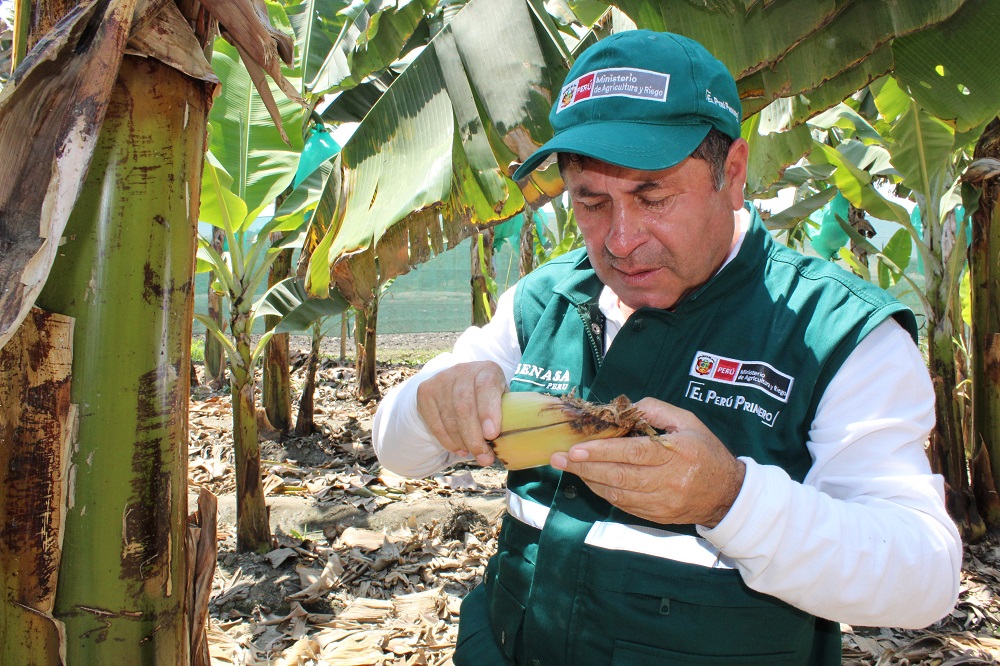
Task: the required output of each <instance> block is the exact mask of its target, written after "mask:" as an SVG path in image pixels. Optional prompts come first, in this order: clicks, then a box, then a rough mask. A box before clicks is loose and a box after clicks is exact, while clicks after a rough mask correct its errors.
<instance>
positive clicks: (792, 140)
mask: <svg viewBox="0 0 1000 666" xmlns="http://www.w3.org/2000/svg"><path fill="white" fill-rule="evenodd" d="M781 102H782V100H778V102H775V103H774V104H781ZM772 106H773V105H772ZM768 108H771V107H768ZM763 115H764V114H763V112H762V113H758V114H756V115H754V116H751V117H750V118H748V119H747V120H746V121H744V123H743V127H742V135H743V138H744V139H746V141H747V143H748V144H749V145H750V161H749V163H748V164H747V193H748V198H752V197H753V195H754V194H759V193H762V192H764V191H766V190H767V189H768V188H770V187H771V186H772V185H774V184H775V183H776V182H777V181H778V180H779V179H780V178H781V175H782V174H783V173H784V171H785V169H786V168H788V167H789V166H791V165H792V164H795V163H796V162H798V161H799V159H800V158H801V157H802V156H803V155H805V154H807V153H808V152H809V151H810V150H812V146H813V138H812V135H811V134H810V132H809V127H808V126H807V125H796V126H795V127H792V128H791V129H784V130H782V131H773V132H770V133H768V134H762V133H761V120H762V116H763Z"/></svg>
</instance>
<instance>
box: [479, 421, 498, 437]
mask: <svg viewBox="0 0 1000 666" xmlns="http://www.w3.org/2000/svg"><path fill="white" fill-rule="evenodd" d="M498 434H499V433H498V432H497V427H496V426H495V425H493V419H486V420H485V421H483V437H485V438H486V439H495V438H496V436H497V435H498Z"/></svg>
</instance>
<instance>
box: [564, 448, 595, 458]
mask: <svg viewBox="0 0 1000 666" xmlns="http://www.w3.org/2000/svg"><path fill="white" fill-rule="evenodd" d="M589 457H590V451H588V450H587V449H570V450H569V459H570V460H574V461H580V460H586V459H587V458H589Z"/></svg>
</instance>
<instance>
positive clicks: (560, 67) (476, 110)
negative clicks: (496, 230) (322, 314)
mask: <svg viewBox="0 0 1000 666" xmlns="http://www.w3.org/2000/svg"><path fill="white" fill-rule="evenodd" d="M536 20H537V19H536V17H535V16H534V15H533V14H532V11H531V10H530V9H529V7H528V5H526V4H525V2H524V1H523V0H472V2H469V3H468V4H467V5H466V6H465V7H463V8H462V9H461V11H459V12H458V13H457V14H456V15H455V17H454V18H453V19H452V20H451V22H450V23H448V24H447V25H446V26H445V27H444V28H443V29H442V30H441V31H440V32H439V33H438V34H437V35H436V36H435V37H434V38H433V39H432V40H431V42H430V43H429V44H428V46H427V47H426V48H425V49H424V50H423V51H422V52H421V53H420V55H419V56H417V57H416V58H415V59H414V60H413V62H412V64H410V66H409V67H407V68H406V70H405V71H403V73H402V74H401V75H400V76H399V77H398V78H397V79H396V80H395V81H394V82H393V84H392V85H391V86H390V87H389V89H388V90H387V91H386V93H385V94H384V95H383V96H382V97H381V98H380V99H379V101H378V102H377V103H376V104H375V106H374V107H373V108H372V110H371V112H369V114H368V115H367V116H366V118H365V120H364V122H362V123H361V125H360V126H359V127H358V129H357V130H356V131H355V133H354V135H353V136H352V137H351V139H350V140H349V141H348V142H347V143H346V144H345V145H344V147H343V150H342V151H341V153H340V155H338V157H337V158H335V161H334V171H333V173H332V174H331V176H330V179H329V180H328V182H327V186H326V189H325V190H324V193H323V197H322V198H321V201H320V203H319V205H318V206H317V208H316V212H315V214H314V216H313V225H314V226H319V227H321V228H324V229H327V230H328V231H327V233H326V235H325V237H324V238H323V240H322V241H321V242H320V244H319V245H318V247H317V248H316V250H315V252H314V254H313V256H312V261H311V263H310V266H309V281H308V285H307V286H308V289H309V291H310V292H311V293H313V294H317V295H320V294H325V293H326V292H327V291H328V290H329V286H330V282H331V275H332V274H335V277H336V282H337V286H338V288H340V290H341V291H342V293H343V294H344V295H345V296H346V297H347V298H348V300H350V301H351V303H352V304H354V305H356V306H363V305H364V304H365V303H367V302H369V301H370V300H371V299H372V298H373V297H374V294H375V293H376V290H377V287H378V285H379V284H381V283H384V282H385V281H387V280H389V279H391V278H392V277H395V276H397V275H400V274H402V273H404V272H406V271H407V270H409V267H410V266H411V265H415V264H416V263H419V262H420V261H423V260H425V259H427V258H428V257H429V256H430V254H431V251H432V250H433V251H435V252H439V251H441V250H443V249H445V247H452V246H454V245H456V244H457V243H458V242H459V241H461V240H462V239H463V238H464V237H466V236H468V235H469V234H470V233H472V232H473V231H475V229H476V228H482V227H488V226H491V225H493V224H495V223H498V222H502V221H503V220H506V219H508V218H510V217H512V216H514V215H515V214H517V213H518V212H520V210H521V209H522V208H523V206H524V198H523V196H522V194H521V191H520V190H519V188H518V187H517V186H516V185H515V184H514V183H513V182H512V181H511V180H510V179H509V178H508V177H507V176H506V172H507V167H508V165H509V163H510V162H511V161H515V160H523V159H524V158H525V157H527V155H528V154H530V153H531V152H532V151H533V150H534V149H535V148H536V147H537V146H538V145H541V143H543V142H544V141H545V140H547V138H548V137H549V136H551V128H550V126H549V124H548V112H549V109H550V107H551V100H552V98H553V90H556V89H557V87H558V85H560V84H561V82H562V79H563V78H564V77H565V72H566V70H565V64H564V60H563V57H562V51H561V48H564V47H562V45H561V44H557V43H555V42H553V41H552V40H551V39H549V38H548V34H549V33H548V32H547V31H545V30H543V29H540V28H537V24H536ZM496 44H503V45H504V52H505V55H504V57H503V58H499V57H497V56H496V54H495V51H494V47H495V45H496ZM376 255H377V256H378V262H377V264H376V261H375V257H376Z"/></svg>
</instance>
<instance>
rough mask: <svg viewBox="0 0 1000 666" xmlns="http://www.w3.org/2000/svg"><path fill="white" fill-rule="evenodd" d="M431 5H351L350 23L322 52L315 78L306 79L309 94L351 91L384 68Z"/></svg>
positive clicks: (383, 0)
mask: <svg viewBox="0 0 1000 666" xmlns="http://www.w3.org/2000/svg"><path fill="white" fill-rule="evenodd" d="M435 4H436V2H435V1H434V0H369V2H368V3H366V4H364V5H363V6H360V4H359V3H355V4H354V5H352V7H351V12H350V13H349V14H348V16H349V18H351V19H352V20H350V21H348V22H346V23H345V24H344V26H343V28H342V29H341V31H340V34H339V35H338V36H337V39H336V41H335V42H334V43H333V45H332V47H330V48H329V49H328V50H327V51H326V52H325V53H326V57H325V59H324V61H323V64H322V65H321V66H320V68H319V71H318V72H317V73H316V75H315V77H314V78H313V79H307V81H309V84H308V87H309V90H310V91H311V92H312V94H313V95H316V96H318V95H323V94H326V93H329V92H330V91H332V90H334V89H335V88H342V89H347V88H353V87H354V86H356V85H358V84H359V83H361V81H362V80H364V78H365V77H366V76H368V75H369V74H373V73H375V72H378V71H381V70H383V69H385V68H386V67H388V66H389V65H390V64H392V63H393V62H394V61H395V60H397V59H398V58H399V56H400V53H401V52H402V51H403V47H404V46H405V45H406V44H407V42H408V41H409V40H410V38H411V37H412V36H413V34H414V32H415V31H416V30H417V26H419V25H420V24H421V23H422V22H423V21H424V20H425V17H426V14H427V12H429V11H431V10H433V9H434V6H435ZM355 12H356V13H355ZM309 59H310V60H311V59H313V55H312V54H310V55H309Z"/></svg>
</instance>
